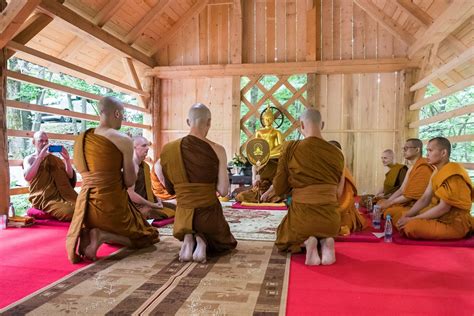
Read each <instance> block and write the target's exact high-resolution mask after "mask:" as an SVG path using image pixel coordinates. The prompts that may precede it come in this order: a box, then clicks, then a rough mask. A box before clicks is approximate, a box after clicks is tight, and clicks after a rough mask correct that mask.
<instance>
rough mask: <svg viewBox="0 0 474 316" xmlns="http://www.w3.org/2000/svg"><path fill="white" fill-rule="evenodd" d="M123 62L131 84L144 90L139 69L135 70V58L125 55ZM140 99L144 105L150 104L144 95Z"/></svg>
mask: <svg viewBox="0 0 474 316" xmlns="http://www.w3.org/2000/svg"><path fill="white" fill-rule="evenodd" d="M123 64H124V68H125V72H126V73H127V74H128V76H129V78H130V84H132V85H134V86H135V88H137V89H139V90H143V88H142V84H141V82H140V79H139V78H138V74H137V71H136V70H135V66H134V65H133V60H132V59H131V58H128V57H125V58H124V59H123ZM139 101H140V103H141V106H142V107H144V108H146V107H147V106H148V100H147V98H145V97H144V96H140V97H139Z"/></svg>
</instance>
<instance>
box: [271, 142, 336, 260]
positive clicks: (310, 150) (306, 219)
mask: <svg viewBox="0 0 474 316" xmlns="http://www.w3.org/2000/svg"><path fill="white" fill-rule="evenodd" d="M343 170H344V156H343V155H342V152H341V151H340V150H339V149H338V148H337V147H335V146H334V145H331V144H330V143H328V142H326V141H325V140H323V139H320V138H317V137H308V138H306V139H304V140H301V141H290V142H288V143H287V144H286V145H285V146H284V148H283V151H282V155H281V156H280V160H279V162H278V170H277V174H276V176H275V178H274V179H273V187H274V189H275V193H276V194H277V195H283V194H288V193H290V192H292V202H291V205H290V207H289V209H288V214H287V215H286V216H285V217H284V218H283V220H282V222H281V224H280V225H279V226H278V230H277V240H276V242H275V244H276V246H277V247H278V249H279V250H280V251H291V252H298V251H301V244H302V243H303V242H304V241H305V240H306V239H308V237H310V236H314V237H316V238H326V237H336V236H337V235H338V233H339V228H340V226H341V216H340V213H339V212H338V210H337V209H338V207H339V203H338V200H337V186H338V184H339V181H340V180H341V176H342V172H343Z"/></svg>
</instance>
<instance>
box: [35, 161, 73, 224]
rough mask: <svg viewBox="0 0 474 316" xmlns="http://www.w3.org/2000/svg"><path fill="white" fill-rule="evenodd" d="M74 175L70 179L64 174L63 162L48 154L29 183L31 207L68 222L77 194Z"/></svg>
mask: <svg viewBox="0 0 474 316" xmlns="http://www.w3.org/2000/svg"><path fill="white" fill-rule="evenodd" d="M75 185H76V173H75V172H74V176H73V178H72V179H70V178H69V176H68V175H67V172H66V167H65V166H64V162H63V161H62V160H61V159H59V158H58V157H56V156H54V155H52V154H50V155H48V156H46V158H44V160H43V161H42V162H41V164H40V167H39V168H38V172H37V174H36V176H35V177H34V178H33V179H32V180H31V182H30V187H29V191H30V195H29V198H28V199H29V200H30V202H31V205H32V206H33V207H34V208H36V209H39V210H42V211H44V212H46V213H48V214H50V215H52V216H54V217H55V218H57V219H59V220H62V221H70V220H71V219H72V215H73V213H74V207H75V204H76V199H77V193H76V191H74V186H75Z"/></svg>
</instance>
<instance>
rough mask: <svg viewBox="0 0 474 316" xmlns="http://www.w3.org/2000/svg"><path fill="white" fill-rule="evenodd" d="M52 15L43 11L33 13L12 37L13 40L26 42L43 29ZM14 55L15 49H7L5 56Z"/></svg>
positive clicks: (21, 42)
mask: <svg viewBox="0 0 474 316" xmlns="http://www.w3.org/2000/svg"><path fill="white" fill-rule="evenodd" d="M52 20H53V18H52V17H50V16H49V15H46V14H43V13H35V14H33V15H32V16H31V17H30V18H29V19H28V20H26V22H25V23H23V25H22V26H21V28H20V31H19V32H18V34H17V35H15V37H14V38H13V41H15V42H17V43H20V44H23V45H24V44H26V43H28V42H29V41H30V40H31V39H32V38H33V37H35V36H36V35H37V34H38V33H39V32H41V30H42V29H44V28H45V27H46V26H47V25H48V24H49V23H50V22H51V21H52ZM13 55H15V51H11V50H9V51H7V58H10V57H12V56H13Z"/></svg>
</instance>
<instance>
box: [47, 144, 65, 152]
mask: <svg viewBox="0 0 474 316" xmlns="http://www.w3.org/2000/svg"><path fill="white" fill-rule="evenodd" d="M48 151H49V152H50V153H60V152H61V151H63V146H62V145H50V146H49V148H48Z"/></svg>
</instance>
